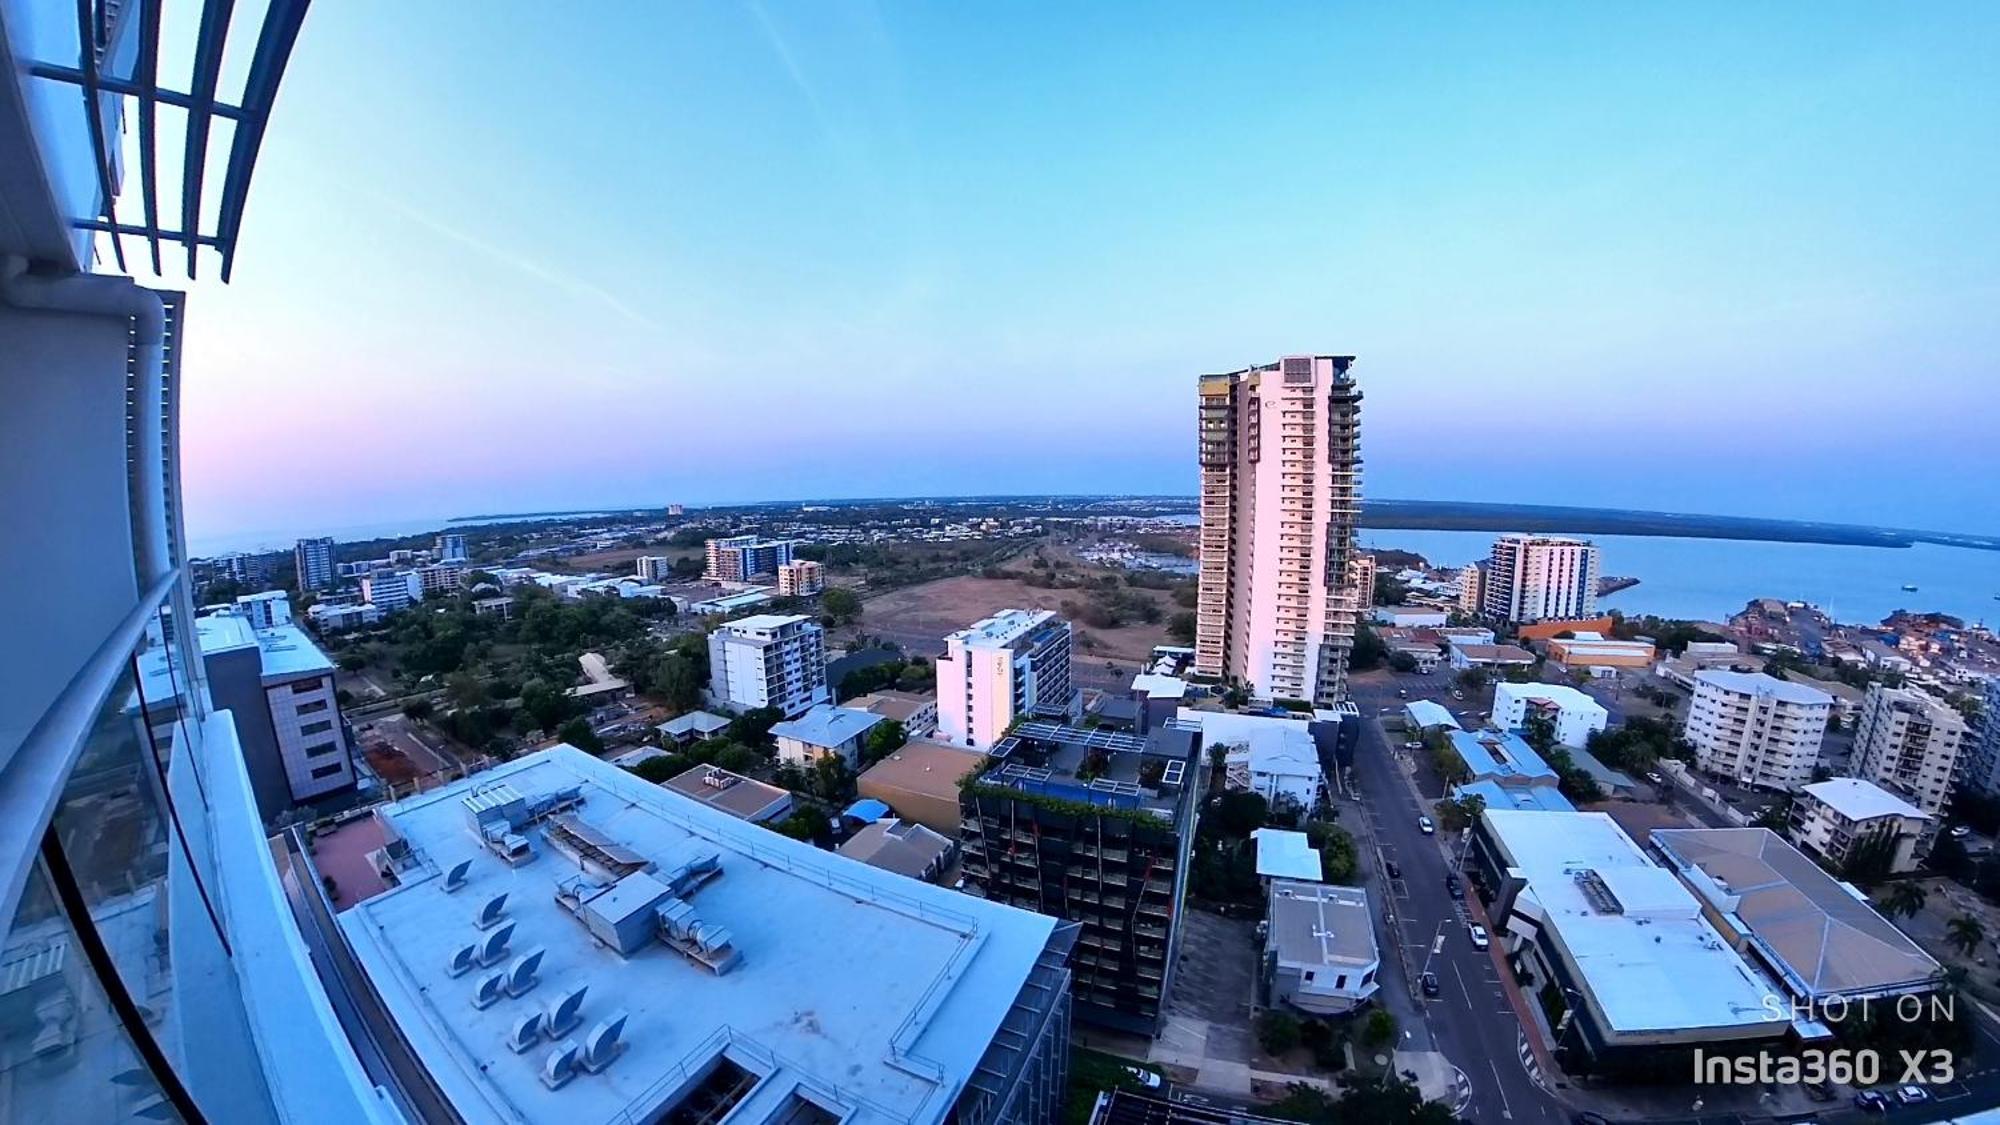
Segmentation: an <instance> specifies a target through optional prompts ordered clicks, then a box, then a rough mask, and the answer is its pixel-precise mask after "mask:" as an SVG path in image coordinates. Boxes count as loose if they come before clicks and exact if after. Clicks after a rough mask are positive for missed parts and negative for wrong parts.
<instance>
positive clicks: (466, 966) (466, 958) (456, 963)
mask: <svg viewBox="0 0 2000 1125" xmlns="http://www.w3.org/2000/svg"><path fill="white" fill-rule="evenodd" d="M478 957H479V947H478V946H476V945H461V946H459V947H458V949H457V950H456V951H455V952H453V953H452V955H451V963H450V964H448V965H446V966H445V969H444V971H445V972H447V973H450V974H451V975H452V976H455V977H462V976H464V975H465V974H467V973H469V972H471V971H472V966H473V965H474V964H475V963H477V961H478Z"/></svg>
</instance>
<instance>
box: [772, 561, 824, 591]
mask: <svg viewBox="0 0 2000 1125" xmlns="http://www.w3.org/2000/svg"><path fill="white" fill-rule="evenodd" d="M824 589H826V572H825V569H824V568H823V567H821V566H820V565H819V564H818V563H816V562H814V561H812V560H811V559H794V560H792V561H791V562H788V563H786V564H784V565H783V566H781V567H779V568H778V596H779V597H781V598H810V597H815V596H817V595H818V594H819V592H820V591H822V590H824Z"/></svg>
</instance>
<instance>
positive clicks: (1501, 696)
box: [1493, 680, 1611, 746]
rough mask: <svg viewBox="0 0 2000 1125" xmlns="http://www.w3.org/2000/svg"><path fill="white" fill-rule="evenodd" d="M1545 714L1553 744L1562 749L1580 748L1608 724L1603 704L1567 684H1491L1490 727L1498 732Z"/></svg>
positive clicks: (1519, 727) (1520, 726)
mask: <svg viewBox="0 0 2000 1125" xmlns="http://www.w3.org/2000/svg"><path fill="white" fill-rule="evenodd" d="M1536 713H1540V714H1545V715H1547V716H1549V718H1550V720H1551V721H1553V722H1554V724H1555V731H1556V741H1557V742H1559V743H1561V744H1562V745H1564V746H1582V745H1583V744H1584V743H1586V742H1588V741H1590V735H1591V732H1592V731H1600V730H1603V729H1604V728H1605V726H1606V725H1607V724H1608V723H1610V721H1611V713H1610V712H1609V711H1606V710H1605V709H1604V705H1603V704H1601V703H1599V702H1598V701H1597V700H1595V699H1592V698H1591V697H1590V696H1589V695H1587V694H1585V693H1584V692H1581V691H1578V690H1577V689H1575V688H1573V687H1570V686H1568V685H1567V684H1516V683H1509V682H1507V681H1505V680H1503V681H1501V682H1500V683H1497V684H1494V685H1493V725H1494V726H1496V727H1499V728H1500V729H1501V730H1522V729H1524V728H1525V727H1526V726H1527V725H1528V716H1529V715H1530V714H1536Z"/></svg>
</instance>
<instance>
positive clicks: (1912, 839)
mask: <svg viewBox="0 0 2000 1125" xmlns="http://www.w3.org/2000/svg"><path fill="white" fill-rule="evenodd" d="M1933 823H1935V818H1933V817H1931V816H1930V815H1928V814H1926V813H1925V812H1924V811H1923V810H1922V809H1919V808H1918V807H1917V806H1915V805H1913V804H1911V803H1910V802H1908V801H1906V800H1904V799H1903V798H1901V797H1898V796H1897V795H1895V794H1894V793H1891V792H1889V791H1888V790H1887V789H1884V788H1882V787H1881V786H1879V785H1877V784H1875V783H1874V782H1872V781H1863V780H1861V779H1860V778H1858V777H1830V778H1828V779H1826V780H1825V781H1817V782H1814V783H1812V784H1810V785H1807V786H1805V787H1804V788H1802V789H1801V790H1800V791H1799V795H1798V798H1797V799H1796V800H1794V801H1793V802H1792V810H1791V822H1790V824H1788V825H1787V830H1788V832H1789V833H1790V835H1791V838H1792V842H1793V843H1795V844H1797V845H1798V846H1799V847H1801V848H1804V849H1805V850H1807V851H1809V852H1812V853H1814V854H1816V855H1818V856H1819V857H1820V858H1822V859H1824V860H1826V862H1827V863H1829V864H1831V865H1832V866H1833V869H1834V870H1835V871H1840V872H1846V871H1848V869H1849V866H1850V865H1851V864H1856V863H1865V864H1871V865H1873V866H1874V867H1875V868H1876V870H1874V871H1869V872H1857V873H1856V877H1858V878H1880V877H1882V876H1884V875H1901V874H1903V873H1904V872H1906V871H1913V870H1915V869H1916V867H1917V860H1918V858H1919V856H1920V855H1921V854H1922V853H1921V852H1920V851H1919V849H1920V848H1922V847H1923V846H1924V843H1925V841H1927V840H1929V839H1931V838H1933V837H1934V836H1935V835H1936V833H1935V832H1933V831H1932V830H1931V825H1932V824H1933Z"/></svg>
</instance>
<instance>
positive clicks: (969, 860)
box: [958, 721, 1200, 1035]
mask: <svg viewBox="0 0 2000 1125" xmlns="http://www.w3.org/2000/svg"><path fill="white" fill-rule="evenodd" d="M1199 742H1200V740H1199V739H1198V738H1196V737H1195V736H1194V734H1193V733H1192V732H1190V731H1186V730H1182V729H1178V728H1172V727H1170V728H1162V729H1160V730H1156V731H1154V732H1153V733H1152V735H1151V736H1150V737H1148V738H1145V739H1140V738H1135V737H1133V736H1132V735H1128V734H1118V733H1115V732H1111V731H1087V730H1080V729H1078V728H1075V727H1066V726H1062V725H1060V724H1057V723H1051V722H1042V721H1033V722H1026V723H1023V724H1021V725H1020V726H1019V727H1018V728H1016V729H1015V731H1014V733H1012V734H1010V735H1008V736H1007V738H1006V739H1004V740H1002V741H1001V742H1000V743H999V744H998V745H996V746H994V748H993V750H992V753H991V759H990V761H991V765H990V766H989V768H987V769H986V770H985V771H984V772H983V773H981V774H980V775H979V777H978V780H977V781H975V782H972V783H970V784H968V785H966V786H965V787H964V788H963V789H962V790H961V791H960V794H959V813H960V820H961V823H960V827H959V833H958V839H959V847H960V850H961V863H962V865H963V870H964V878H965V881H966V883H967V885H968V886H970V887H972V888H974V889H976V890H977V891H978V893H979V894H981V895H982V896H983V897H985V898H986V899H987V900H989V901H992V902H1003V903H1010V904H1012V905H1015V906H1020V907H1024V908H1026V909H1029V910H1039V911H1042V912H1043V913H1047V914H1053V915H1055V916H1057V917H1060V918H1063V919H1066V920H1068V921H1072V922H1078V923H1081V924H1082V930H1081V933H1080V935H1079V937H1078V939H1077V950H1076V956H1075V958H1074V959H1073V960H1072V961H1071V965H1070V967H1071V971H1072V972H1073V974H1074V976H1073V991H1072V994H1073V995H1074V997H1075V999H1076V1016H1077V1018H1078V1019H1081V1020H1085V1021H1088V1022H1091V1023H1095V1024H1098V1025H1100V1026H1104V1027H1108V1028H1112V1029H1116V1030H1119V1031H1123V1032H1126V1033H1128V1034H1138V1035H1152V1034H1154V1033H1155V1032H1156V1031H1157V1030H1158V1028H1159V1023H1160V1012H1161V1005H1162V1003H1163V1001H1164V999H1165V997H1166V995H1167V993H1168V991H1169V989H1170V988H1171V986H1172V983H1173V977H1174V966H1175V963H1176V961H1177V960H1178V956H1177V950H1178V947H1179V933H1178V924H1179V919H1180V906H1181V902H1182V899H1183V896H1184V894H1185V891H1186V884H1187V879H1188V873H1189V872H1188V868H1189V863H1188V855H1189V849H1190V848H1191V847H1192V846H1193V843H1194V805H1195V800H1194V797H1193V790H1194V788H1195V787H1194V785H1193V784H1192V783H1191V782H1192V778H1191V777H1190V776H1189V771H1190V770H1193V769H1195V768H1197V766H1198V762H1197V761H1196V760H1195V751H1196V749H1197V747H1198V745H1199Z"/></svg>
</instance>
